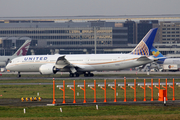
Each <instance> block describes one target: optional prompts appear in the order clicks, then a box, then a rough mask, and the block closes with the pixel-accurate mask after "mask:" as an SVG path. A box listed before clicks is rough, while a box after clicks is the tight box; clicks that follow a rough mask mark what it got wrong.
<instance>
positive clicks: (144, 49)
mask: <svg viewBox="0 0 180 120" xmlns="http://www.w3.org/2000/svg"><path fill="white" fill-rule="evenodd" d="M157 29H158V28H153V29H151V30H150V31H149V32H148V33H147V34H146V35H145V37H144V38H143V39H142V40H141V42H140V43H139V44H138V45H137V46H136V48H135V49H134V50H133V51H132V52H131V53H130V54H134V55H145V56H149V55H150V50H151V47H152V44H153V42H154V39H155V36H156V32H157Z"/></svg>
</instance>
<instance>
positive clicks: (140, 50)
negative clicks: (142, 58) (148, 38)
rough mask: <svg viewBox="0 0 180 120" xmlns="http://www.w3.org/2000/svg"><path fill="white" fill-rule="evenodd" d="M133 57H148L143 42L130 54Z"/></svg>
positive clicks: (147, 50) (146, 48)
mask: <svg viewBox="0 0 180 120" xmlns="http://www.w3.org/2000/svg"><path fill="white" fill-rule="evenodd" d="M131 54H134V55H146V56H149V49H148V47H147V45H146V44H145V43H144V41H141V42H140V43H139V44H138V45H137V46H136V48H135V49H134V50H133V51H132V52H131Z"/></svg>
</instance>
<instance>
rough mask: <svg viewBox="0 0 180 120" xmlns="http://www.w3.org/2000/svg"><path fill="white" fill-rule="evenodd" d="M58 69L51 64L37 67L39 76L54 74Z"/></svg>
mask: <svg viewBox="0 0 180 120" xmlns="http://www.w3.org/2000/svg"><path fill="white" fill-rule="evenodd" d="M57 71H58V69H57V68H56V67H55V66H54V65H53V64H44V65H41V66H40V67H39V72H40V73H41V74H56V72H57Z"/></svg>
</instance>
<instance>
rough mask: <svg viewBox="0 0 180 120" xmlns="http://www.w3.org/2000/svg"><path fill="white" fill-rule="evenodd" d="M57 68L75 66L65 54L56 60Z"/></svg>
mask: <svg viewBox="0 0 180 120" xmlns="http://www.w3.org/2000/svg"><path fill="white" fill-rule="evenodd" d="M56 67H57V68H64V67H74V66H73V65H72V64H71V63H70V62H69V61H68V60H67V59H66V58H65V55H64V56H61V57H59V58H58V59H57V61H56Z"/></svg>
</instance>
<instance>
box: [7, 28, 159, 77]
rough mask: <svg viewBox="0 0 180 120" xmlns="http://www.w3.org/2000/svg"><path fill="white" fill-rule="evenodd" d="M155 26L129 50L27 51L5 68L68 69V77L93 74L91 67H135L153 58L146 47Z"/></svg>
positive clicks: (98, 69) (111, 68) (115, 68)
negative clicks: (98, 52) (85, 51)
mask: <svg viewBox="0 0 180 120" xmlns="http://www.w3.org/2000/svg"><path fill="white" fill-rule="evenodd" d="M156 32H157V28H154V29H151V30H150V31H149V32H148V33H147V34H146V36H145V37H144V38H143V39H142V40H141V42H140V43H139V44H138V45H137V46H136V48H135V49H134V50H133V51H132V52H130V53H129V54H81V55H59V54H55V55H31V56H22V57H17V58H15V59H13V60H12V61H11V62H10V63H9V64H8V65H7V66H6V68H7V69H8V70H10V71H17V72H18V76H19V77H21V75H20V72H40V73H41V74H55V73H56V72H58V71H61V72H69V73H70V77H74V76H76V77H79V75H80V74H84V76H85V77H87V76H88V77H90V76H94V75H93V73H91V71H114V70H122V69H126V68H131V67H136V66H140V65H143V64H147V63H150V62H153V61H154V57H152V56H151V57H150V56H149V54H150V50H151V47H152V44H153V42H154V38H155V36H156Z"/></svg>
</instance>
